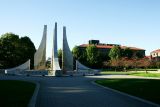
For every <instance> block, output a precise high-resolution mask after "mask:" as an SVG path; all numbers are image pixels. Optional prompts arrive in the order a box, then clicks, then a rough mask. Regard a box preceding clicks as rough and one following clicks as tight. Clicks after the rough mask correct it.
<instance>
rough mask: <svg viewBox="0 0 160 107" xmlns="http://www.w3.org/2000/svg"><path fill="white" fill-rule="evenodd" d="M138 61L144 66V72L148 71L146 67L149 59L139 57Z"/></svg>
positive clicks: (149, 62) (149, 63)
mask: <svg viewBox="0 0 160 107" xmlns="http://www.w3.org/2000/svg"><path fill="white" fill-rule="evenodd" d="M139 61H140V66H141V67H144V68H145V71H146V73H148V72H147V68H148V67H149V66H150V65H151V61H150V60H149V59H147V58H143V59H140V60H139Z"/></svg>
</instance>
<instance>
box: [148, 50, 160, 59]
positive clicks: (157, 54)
mask: <svg viewBox="0 0 160 107" xmlns="http://www.w3.org/2000/svg"><path fill="white" fill-rule="evenodd" d="M150 55H151V60H153V61H160V49H157V50H154V51H152V52H151V53H150Z"/></svg>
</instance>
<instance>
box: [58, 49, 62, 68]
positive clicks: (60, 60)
mask: <svg viewBox="0 0 160 107" xmlns="http://www.w3.org/2000/svg"><path fill="white" fill-rule="evenodd" d="M58 60H59V66H60V67H62V49H59V50H58Z"/></svg>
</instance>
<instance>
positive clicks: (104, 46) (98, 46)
mask: <svg viewBox="0 0 160 107" xmlns="http://www.w3.org/2000/svg"><path fill="white" fill-rule="evenodd" d="M87 46H89V44H82V45H79V47H87ZM95 46H96V47H97V48H103V49H111V48H113V47H114V45H112V46H111V45H103V44H99V45H95ZM120 47H121V48H122V49H125V48H130V49H131V50H144V49H140V48H136V47H127V46H120Z"/></svg>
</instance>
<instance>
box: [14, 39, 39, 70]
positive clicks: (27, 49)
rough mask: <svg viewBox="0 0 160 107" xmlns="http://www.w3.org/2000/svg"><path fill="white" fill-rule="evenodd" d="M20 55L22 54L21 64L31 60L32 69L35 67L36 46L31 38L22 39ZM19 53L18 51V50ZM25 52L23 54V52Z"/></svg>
mask: <svg viewBox="0 0 160 107" xmlns="http://www.w3.org/2000/svg"><path fill="white" fill-rule="evenodd" d="M19 41H20V44H19V45H20V46H19V47H20V49H19V50H20V51H21V52H20V54H21V58H22V59H21V63H24V62H25V61H26V59H31V68H33V66H34V53H35V52H36V49H35V46H34V44H33V42H32V41H31V40H30V38H29V37H27V36H25V37H21V38H20V40H19ZM17 51H18V50H17ZM22 51H23V52H22Z"/></svg>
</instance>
